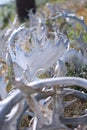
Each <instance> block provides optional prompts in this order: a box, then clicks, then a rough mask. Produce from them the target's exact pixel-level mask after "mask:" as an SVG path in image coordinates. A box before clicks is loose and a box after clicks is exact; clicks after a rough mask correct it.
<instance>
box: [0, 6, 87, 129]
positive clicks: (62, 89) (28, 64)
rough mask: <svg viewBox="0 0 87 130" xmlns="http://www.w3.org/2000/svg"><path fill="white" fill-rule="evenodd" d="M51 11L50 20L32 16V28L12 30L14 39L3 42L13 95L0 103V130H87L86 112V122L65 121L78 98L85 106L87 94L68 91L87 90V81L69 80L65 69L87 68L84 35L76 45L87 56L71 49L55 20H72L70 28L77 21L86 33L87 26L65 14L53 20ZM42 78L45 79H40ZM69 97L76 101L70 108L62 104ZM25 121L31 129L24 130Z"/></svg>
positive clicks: (80, 119) (86, 118) (81, 119)
mask: <svg viewBox="0 0 87 130" xmlns="http://www.w3.org/2000/svg"><path fill="white" fill-rule="evenodd" d="M49 8H50V9H51V12H52V14H51V17H49V19H47V18H46V17H45V16H44V14H42V13H37V14H36V15H33V14H32V13H31V12H30V14H29V15H30V22H29V27H26V26H24V25H22V26H20V27H19V28H17V29H14V28H13V29H12V33H11V32H10V33H9V34H11V35H10V36H9V40H8V41H7V42H6V41H5V43H6V44H5V45H6V46H7V53H6V56H3V55H1V56H2V57H1V58H4V57H6V64H7V66H8V68H10V75H9V81H10V82H11V84H12V87H13V90H11V92H10V93H9V94H8V96H7V97H6V98H5V99H3V100H2V101H0V130H21V129H23V130H47V129H49V130H56V129H58V130H60V129H61V130H64V129H66V130H69V129H75V130H76V129H80V130H86V128H87V126H86V124H87V123H86V122H87V113H86V112H84V115H82V116H79V117H72V118H70V117H65V115H64V109H65V108H66V107H67V106H69V105H72V104H73V103H74V102H76V101H78V99H77V98H79V99H82V100H84V101H85V102H86V101H87V94H86V93H85V92H84V93H83V92H81V91H79V90H74V89H71V88H70V86H73V85H76V86H78V87H82V88H84V89H87V80H86V79H83V78H79V77H66V73H67V68H66V63H67V64H69V65H74V66H75V67H78V66H79V65H83V66H85V65H86V64H87V59H86V56H87V52H86V46H87V45H86V44H84V42H83V35H82V33H81V34H80V36H79V38H77V41H78V42H79V46H80V50H81V52H83V53H81V52H78V51H77V50H76V49H71V48H70V47H69V46H70V39H69V38H68V36H67V35H66V34H65V33H64V32H63V31H61V30H60V28H59V25H58V21H57V19H59V18H60V17H61V18H64V19H65V20H66V21H67V18H68V21H69V22H71V25H73V23H75V21H77V22H79V23H80V24H81V25H82V27H83V28H84V30H85V31H87V26H86V25H85V23H84V20H81V19H80V18H78V17H76V16H75V15H74V14H71V13H68V12H67V11H63V12H61V13H59V14H58V15H56V16H55V17H53V11H52V7H51V6H50V5H49ZM71 19H72V21H70V20H71ZM74 20H75V21H74ZM47 22H48V23H49V25H48V24H47ZM50 22H51V25H50ZM66 23H67V22H66ZM50 26H51V28H50ZM7 38H8V37H7ZM6 46H5V47H6ZM0 53H2V50H0ZM44 75H45V78H44V79H42V78H41V77H43V76H44ZM64 76H65V77H64ZM0 93H2V92H0ZM3 93H4V92H3ZM67 95H72V96H75V97H77V98H76V99H74V100H72V101H70V102H67V101H64V98H65V97H66V96H67ZM26 115H27V116H29V117H31V121H30V122H31V123H30V124H29V127H28V128H21V127H20V124H21V120H22V118H23V117H24V116H26Z"/></svg>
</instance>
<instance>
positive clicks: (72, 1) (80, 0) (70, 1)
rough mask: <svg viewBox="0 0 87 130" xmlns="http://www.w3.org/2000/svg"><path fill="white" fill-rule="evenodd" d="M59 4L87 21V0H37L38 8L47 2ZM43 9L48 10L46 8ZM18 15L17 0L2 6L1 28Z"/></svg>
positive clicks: (0, 13) (0, 12)
mask: <svg viewBox="0 0 87 130" xmlns="http://www.w3.org/2000/svg"><path fill="white" fill-rule="evenodd" d="M47 2H49V3H51V4H59V5H60V6H61V7H62V8H65V9H69V10H70V11H74V12H75V13H76V14H77V15H78V16H83V17H84V19H85V22H86V23H87V1H86V0H36V4H37V8H44V7H45V4H46V3H47ZM43 11H46V8H44V10H43ZM15 15H16V7H15V0H13V1H12V2H9V4H6V5H3V6H0V28H4V27H6V25H7V24H9V22H10V21H12V20H13V19H14V17H15Z"/></svg>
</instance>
